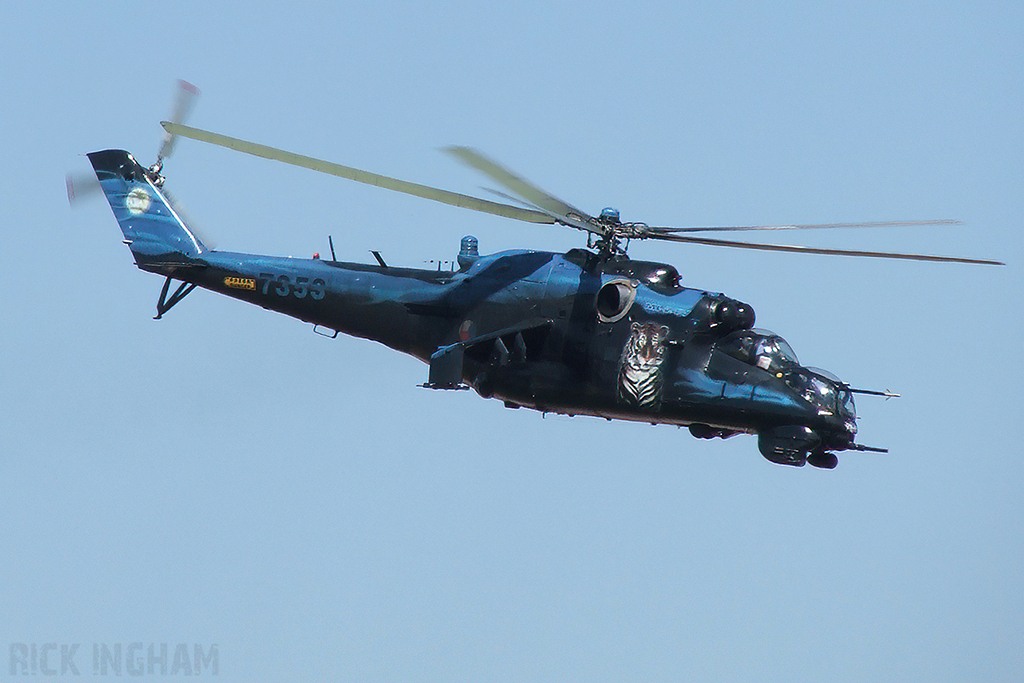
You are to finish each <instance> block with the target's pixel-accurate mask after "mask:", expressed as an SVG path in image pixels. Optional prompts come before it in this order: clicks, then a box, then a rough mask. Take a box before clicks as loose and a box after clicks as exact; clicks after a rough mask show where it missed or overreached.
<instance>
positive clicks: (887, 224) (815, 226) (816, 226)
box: [647, 218, 963, 234]
mask: <svg viewBox="0 0 1024 683" xmlns="http://www.w3.org/2000/svg"><path fill="white" fill-rule="evenodd" d="M908 225H963V221H956V220H951V219H948V218H943V219H940V220H928V221H874V222H868V223H807V224H799V223H797V224H793V225H733V226H714V227H690V228H662V227H648V228H647V229H648V231H650V232H652V233H656V234H673V233H682V232H740V231H746V230H828V229H833V228H894V227H899V226H908Z"/></svg>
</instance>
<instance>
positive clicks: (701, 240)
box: [650, 233, 1006, 266]
mask: <svg viewBox="0 0 1024 683" xmlns="http://www.w3.org/2000/svg"><path fill="white" fill-rule="evenodd" d="M650 238H651V239H657V240H665V241H668V242H688V243H690V244H706V245H709V246H715V247H734V248H737V249H757V250H760V251H788V252H792V253H796V254H825V255H828V256H863V257H868V258H889V259H901V260H904V261H934V262H939V263H974V264H977V265H983V266H1005V265H1006V264H1005V263H1002V262H1001V261H991V260H988V259H973V258H962V257H959V256H929V255H927V254H900V253H894V252H886V251H851V250H847V249H822V248H819V247H799V246H792V245H786V244H752V243H750V242H734V241H732V240H720V239H714V238H712V237H690V236H688V235H665V234H657V233H655V234H652V235H650Z"/></svg>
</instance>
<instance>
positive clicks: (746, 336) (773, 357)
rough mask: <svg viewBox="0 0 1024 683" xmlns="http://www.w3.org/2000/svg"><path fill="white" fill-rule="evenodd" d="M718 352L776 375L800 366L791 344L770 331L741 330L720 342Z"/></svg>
mask: <svg viewBox="0 0 1024 683" xmlns="http://www.w3.org/2000/svg"><path fill="white" fill-rule="evenodd" d="M718 350H719V351H721V352H722V353H725V354H728V355H730V356H732V357H733V358H735V359H736V360H740V361H743V362H744V363H748V364H749V365H755V366H757V367H759V368H761V369H762V370H764V371H766V372H770V373H772V374H776V373H779V372H784V371H786V370H789V369H791V368H794V367H799V366H800V361H798V360H797V358H796V353H794V351H793V347H791V346H790V345H789V343H788V342H787V341H786V340H785V339H783V338H782V337H780V336H779V335H777V334H775V333H774V332H769V331H768V330H758V329H754V330H739V331H737V332H733V333H732V334H730V335H729V336H727V337H726V338H725V339H723V340H722V341H720V342H718Z"/></svg>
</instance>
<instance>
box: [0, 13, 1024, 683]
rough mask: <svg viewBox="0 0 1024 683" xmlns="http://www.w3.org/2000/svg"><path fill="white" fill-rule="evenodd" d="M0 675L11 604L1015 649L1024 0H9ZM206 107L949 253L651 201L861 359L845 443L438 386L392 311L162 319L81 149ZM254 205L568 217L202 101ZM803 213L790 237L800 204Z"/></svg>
mask: <svg viewBox="0 0 1024 683" xmlns="http://www.w3.org/2000/svg"><path fill="white" fill-rule="evenodd" d="M0 21H2V24H3V26H4V39H3V40H2V41H0V76H2V83H3V87H4V91H3V95H2V96H0V121H2V123H3V133H2V134H0V206H2V207H3V220H2V223H3V227H2V229H0V302H2V304H0V306H2V308H0V311H2V316H3V318H2V320H3V324H2V326H0V352H2V353H0V389H2V394H0V396H2V399H0V401H2V402H0V415H2V417H0V425H2V429H0V645H2V646H3V650H2V651H0V655H2V657H3V661H2V662H0V664H2V666H0V678H9V677H10V675H9V674H10V672H9V669H8V654H9V646H10V644H12V643H39V644H42V643H48V642H57V643H82V649H81V650H80V652H79V655H78V657H77V664H78V666H79V668H80V669H81V670H82V673H83V675H90V674H91V670H90V669H91V654H90V648H91V647H92V644H93V643H108V644H114V643H124V644H128V643H131V642H144V643H147V644H148V643H150V642H155V643H162V642H166V643H170V644H171V646H172V648H173V646H174V644H176V643H202V644H207V645H208V644H211V643H216V644H218V647H219V652H220V661H219V665H220V673H219V679H220V680H224V681H243V680H252V679H254V678H260V679H264V680H284V679H290V680H324V679H327V678H328V677H331V678H335V679H341V680H367V681H377V680H379V681H482V680H487V681H489V680H494V681H502V680H509V681H513V680H514V681H523V680H551V681H554V680H558V681H595V680H695V681H697V680H700V681H705V680H785V681H813V680H844V681H872V682H877V681H886V680H893V681H895V680H899V681H928V682H929V683H934V682H936V681H962V680H1013V679H1017V678H1019V676H1020V672H1021V671H1022V670H1024V654H1022V653H1024V635H1022V634H1024V623H1022V622H1024V588H1022V584H1021V570H1022V566H1024V552H1022V551H1024V544H1022V540H1021V539H1022V532H1024V523H1022V519H1024V517H1022V513H1024V505H1022V496H1021V492H1020V489H1021V481H1022V475H1024V461H1022V458H1021V444H1020V429H1019V424H1020V420H1021V416H1020V415H1021V407H1022V391H1024V373H1022V370H1021V368H1022V364H1021V361H1022V357H1024V355H1022V350H1024V349H1022V346H1021V339H1022V324H1021V311H1022V284H1024V283H1022V276H1021V270H1020V264H1021V263H1022V262H1024V259H1022V256H1024V254H1022V249H1021V239H1020V230H1021V226H1022V221H1024V191H1022V189H1024V188H1022V179H1024V125H1022V112H1024V98H1022V93H1024V47H1022V45H1024V43H1022V41H1021V39H1020V37H1021V35H1022V32H1024V9H1022V6H1021V5H1020V3H1012V2H996V3H984V2H982V3H967V4H965V3H953V2H950V3H923V2H922V3H896V4H895V5H894V4H893V3H875V2H868V3H864V2H856V3H828V4H827V5H824V6H817V5H813V4H812V5H808V4H804V3H745V2H725V3H715V4H713V5H709V6H707V7H705V6H704V4H703V3H702V4H700V5H694V6H688V5H687V4H683V3H677V4H675V5H673V4H672V3H646V2H639V3H638V2H633V3H621V4H620V3H609V2H603V3H550V2H531V1H523V2H508V3H499V6H497V7H491V6H490V5H489V4H488V3H479V2H453V3H442V4H436V3H435V4H423V3H402V2H378V3H372V4H370V3H333V4H329V5H328V4H325V5H322V6H317V5H305V4H302V3H279V4H277V5H273V4H266V5H258V4H257V5H253V4H252V3H234V2H232V3H177V2H164V3H159V4H140V3H128V2H111V3H103V4H98V3H47V2H39V3H20V4H13V3H8V4H7V5H5V6H4V8H3V9H2V10H0ZM176 78H184V79H186V80H189V81H191V82H193V83H195V84H196V85H198V86H199V87H200V88H201V89H202V91H203V95H202V97H201V98H200V100H199V101H198V103H197V106H196V108H195V110H194V112H193V116H192V118H191V120H190V122H191V123H193V124H194V125H197V126H200V127H204V128H208V129H210V130H214V131H217V132H222V133H226V134H228V135H233V136H237V137H243V138H248V139H251V140H255V141H259V142H263V143H266V144H270V145H275V146H279V147H283V148H286V149H290V150H294V151H297V152H301V153H305V154H310V155H314V156H319V157H322V158H326V159H330V160H333V161H337V162H340V163H343V164H349V165H352V166H356V167H359V168H365V169H367V170H372V171H376V172H379V173H385V174H388V175H393V176H396V177H399V178H405V179H409V180H413V181H417V182H422V183H428V184H432V185H436V186H440V187H444V188H448V189H452V190H455V191H460V192H469V193H475V192H477V191H478V185H479V184H481V180H482V179H481V178H480V177H478V176H476V175H475V174H474V173H473V172H471V171H469V170H467V169H465V168H463V167H460V166H459V165H458V164H457V163H455V162H454V161H453V160H451V159H450V158H448V157H447V156H445V155H443V154H440V153H438V152H437V148H439V147H443V146H445V145H449V144H469V145H473V146H476V147H479V148H481V149H483V150H485V151H486V152H487V153H488V154H490V155H492V156H493V157H495V158H497V159H499V160H501V161H502V162H504V163H505V164H507V165H508V166H509V167H511V168H513V169H515V170H517V171H519V172H520V173H522V174H524V175H525V176H526V177H528V178H530V179H532V180H534V181H535V182H536V183H538V184H539V185H540V186H541V187H544V188H546V189H548V190H549V191H551V192H552V193H553V194H555V195H557V196H559V197H562V198H563V199H566V200H567V201H569V202H571V203H573V204H575V205H578V206H580V207H582V208H584V209H587V210H590V211H591V212H597V211H599V210H600V208H601V207H603V206H606V205H614V206H617V207H618V208H619V209H620V210H621V211H622V215H623V217H624V219H629V220H644V221H647V222H649V223H651V224H659V225H665V224H669V225H672V224H681V225H743V224H766V223H767V224H776V223H789V222H798V223H816V222H833V221H875V220H906V219H922V218H956V219H960V220H963V221H965V225H964V226H961V227H932V228H900V229H885V230H860V231H829V232H825V233H822V234H813V235H812V234H806V235H797V236H795V237H794V236H793V235H785V238H790V239H795V238H803V242H804V243H806V244H814V245H820V246H835V247H840V248H863V249H880V250H904V251H925V252H933V253H941V254H962V255H970V256H980V257H992V258H999V259H1002V260H1005V261H1006V262H1007V263H1008V264H1009V265H1008V266H1007V267H1005V268H983V267H971V266H949V265H930V264H918V263H897V262H881V261H868V260H855V259H841V258H831V259H830V258H826V257H814V256H807V257H801V256H797V255H788V254H761V253H753V252H751V253H746V252H736V251H730V250H722V249H714V248H709V247H698V246H693V247H687V246H684V245H659V244H647V243H644V244H635V245H633V247H632V248H631V254H632V255H633V256H634V257H635V258H647V259H659V260H665V261H668V262H671V263H674V264H675V265H677V266H678V268H679V270H680V272H681V273H682V276H683V280H684V282H685V283H687V284H689V285H691V286H697V287H702V288H706V289H710V290H715V291H724V292H726V293H727V294H729V295H730V296H733V297H735V298H738V299H740V300H743V301H748V302H750V303H751V304H752V305H753V306H754V308H755V310H756V311H757V318H758V325H759V326H761V327H766V328H770V329H773V330H775V331H776V332H778V333H780V334H782V335H783V336H785V337H786V338H787V339H788V340H789V341H790V343H791V344H792V345H793V347H794V348H795V349H796V351H797V353H798V354H799V355H800V358H801V360H802V361H803V362H804V363H805V364H810V365H817V366H821V367H825V368H828V369H829V370H831V371H833V372H835V373H836V374H838V375H839V376H840V377H842V378H843V379H844V380H846V381H849V382H850V383H851V384H853V385H855V386H861V387H866V388H872V389H891V390H894V391H898V392H900V393H902V394H903V398H901V399H898V400H892V401H888V402H886V401H883V400H881V399H872V398H870V397H862V398H861V399H860V400H859V402H858V403H859V406H858V408H859V410H858V412H859V414H860V416H861V422H860V434H861V440H862V441H863V442H864V443H867V444H870V445H877V446H885V447H888V448H890V449H891V453H890V454H888V455H874V454H850V455H847V456H845V457H842V458H841V462H840V465H839V467H838V469H836V470H834V471H831V472H828V471H820V470H815V469H813V468H809V467H808V468H804V469H802V470H797V469H792V468H785V467H779V466H775V465H772V464H770V463H768V462H767V461H766V460H764V459H763V458H762V457H761V456H760V455H759V454H758V452H757V448H756V441H755V440H754V439H753V438H750V437H742V436H741V437H736V438H734V439H730V440H728V441H725V442H703V441H697V440H695V439H693V438H691V437H690V435H689V434H688V433H687V432H686V430H677V429H674V428H670V427H665V426H662V427H650V426H647V425H636V424H619V423H606V422H604V421H599V420H594V419H589V418H575V419H570V418H562V417H547V418H543V417H542V416H541V415H540V414H538V413H533V412H528V411H523V410H520V411H512V410H505V409H504V408H502V407H501V404H500V403H499V402H497V401H484V400H482V399H480V398H478V397H476V396H475V394H471V393H470V392H453V393H441V392H430V391H426V390H423V389H419V388H417V387H416V385H417V384H419V383H421V382H423V381H425V379H426V374H427V368H426V366H425V365H423V364H421V363H419V362H418V361H416V360H414V359H411V358H408V357H404V356H401V355H399V354H397V353H395V352H392V351H389V350H387V349H385V348H384V347H381V346H379V345H376V344H373V343H370V342H366V341H362V340H356V339H350V338H338V339H336V340H327V339H324V338H322V337H318V336H316V335H314V334H311V332H310V328H309V326H307V325H304V324H302V323H299V322H297V321H294V320H291V319H289V318H285V317H283V316H280V315H277V314H273V313H270V312H267V311H264V310H262V309H259V308H256V307H252V306H247V305H245V304H243V303H241V302H237V301H234V300H229V299H226V298H221V297H218V296H216V295H213V294H210V293H207V292H196V293H194V294H192V295H191V296H190V297H189V298H188V299H187V300H186V301H185V302H183V303H182V304H181V305H180V306H179V307H177V308H176V309H175V310H174V311H173V312H172V313H170V314H169V315H168V316H167V317H166V318H165V319H163V320H161V321H154V320H152V316H153V315H154V314H155V301H156V298H157V295H158V293H159V289H160V286H161V284H162V282H161V280H160V279H159V278H158V277H156V276H153V275H149V274H146V273H142V272H141V271H138V270H137V269H136V268H135V267H134V266H133V264H132V261H131V257H130V254H129V252H128V250H127V249H126V248H125V247H124V246H123V245H121V244H120V239H121V237H120V233H119V231H118V229H117V226H116V223H115V222H114V219H113V216H112V215H111V212H110V209H109V208H108V207H107V206H106V204H105V203H104V202H103V201H102V200H97V201H94V202H90V203H87V204H85V205H84V206H82V207H81V208H76V209H75V210H72V209H69V207H68V205H67V201H66V199H65V196H64V193H65V190H64V174H65V173H66V172H67V171H69V170H71V171H85V170H86V169H87V168H88V165H87V161H86V159H85V157H84V156H82V155H83V154H84V153H86V152H90V151H94V150H98V149H103V148H108V147H121V148H126V149H129V150H131V151H132V152H133V153H134V154H135V155H136V156H137V157H138V158H139V159H140V161H142V162H143V163H150V162H152V161H153V159H154V158H155V155H156V150H157V147H158V145H159V139H160V135H161V132H162V131H161V129H160V128H159V126H158V121H159V120H160V119H162V118H166V117H167V116H168V115H169V111H170V107H171V99H172V89H173V82H174V79H176ZM166 171H167V175H168V181H167V183H168V184H167V187H168V188H169V189H170V190H171V191H172V192H173V193H174V194H175V196H176V197H177V198H178V199H179V200H180V201H181V202H182V203H183V204H184V205H185V207H186V208H187V210H188V213H189V214H190V215H191V217H192V218H193V220H194V222H195V223H196V224H197V225H198V226H199V227H200V228H201V229H202V231H203V232H204V233H205V234H206V235H208V236H210V237H211V238H212V239H213V241H214V242H216V244H217V245H218V246H220V247H222V248H224V249H230V250H238V251H250V252H254V253H271V254H290V255H297V256H309V255H311V254H312V253H313V252H317V251H319V252H321V253H325V252H327V251H328V247H327V236H328V235H329V234H330V235H333V236H334V242H335V245H336V248H337V251H338V257H339V258H340V259H343V260H369V259H372V257H371V256H370V255H369V253H368V250H370V249H378V250H380V251H381V252H382V254H383V255H384V257H385V258H386V259H387V260H388V262H389V263H394V264H401V265H409V266H418V265H420V264H422V263H424V262H425V261H429V260H432V259H434V260H436V259H451V258H453V257H454V255H455V254H456V253H457V249H458V243H459V239H460V238H461V237H462V236H463V235H464V234H467V233H472V234H475V235H476V236H477V237H478V238H479V239H480V244H481V249H482V251H484V252H491V251H497V250H501V249H507V248H519V247H532V248H546V249H552V250H564V249H568V248H571V247H573V246H580V245H581V244H582V242H583V236H582V235H581V234H579V233H576V232H574V231H569V230H565V229H558V228H552V227H545V226H533V225H527V224H520V223H516V222H514V221H509V220H505V219H501V218H496V217H490V216H484V215H477V214H473V213H471V212H466V211H460V210H458V209H454V208H451V207H445V206H441V205H435V204H432V203H430V202H425V201H423V200H417V199H415V198H411V197H404V196H400V195H395V194H391V193H386V192H384V191H382V190H378V189H376V188H369V187H365V186H361V185H356V184H353V183H348V182H346V181H343V180H339V179H336V178H331V177H326V176H323V177H321V176H319V175H317V174H314V173H312V172H309V171H306V170H302V169H296V168H290V167H287V166H284V165H281V164H274V163H271V162H268V161H265V160H260V159H254V158H251V157H245V156H243V155H238V154H236V153H233V152H229V151H227V150H222V149H219V148H212V147H208V146H204V145H202V144H200V143H197V142H192V141H188V140H183V141H181V142H180V144H179V146H178V148H177V150H176V152H175V155H174V157H173V158H171V159H170V160H169V162H168V164H167V167H166ZM780 241H783V240H780Z"/></svg>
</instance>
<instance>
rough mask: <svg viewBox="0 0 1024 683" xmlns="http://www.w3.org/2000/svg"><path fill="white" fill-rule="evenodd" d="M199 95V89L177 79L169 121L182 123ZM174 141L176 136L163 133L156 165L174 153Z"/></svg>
mask: <svg viewBox="0 0 1024 683" xmlns="http://www.w3.org/2000/svg"><path fill="white" fill-rule="evenodd" d="M199 94H200V93H199V88H197V87H196V86H194V85H192V84H191V83H189V82H188V81H183V80H181V79H179V80H178V84H177V88H176V89H175V96H174V111H173V112H172V114H171V119H170V120H171V121H173V122H174V123H179V124H180V123H184V121H185V119H187V118H188V115H189V113H190V112H191V111H192V107H193V105H194V104H195V101H196V97H198V96H199ZM176 140H177V136H176V135H173V134H171V133H169V132H164V138H163V142H161V143H160V151H159V152H158V153H157V163H159V162H160V161H162V160H163V159H164V158H165V157H169V156H170V155H171V152H173V151H174V143H175V141H176Z"/></svg>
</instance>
